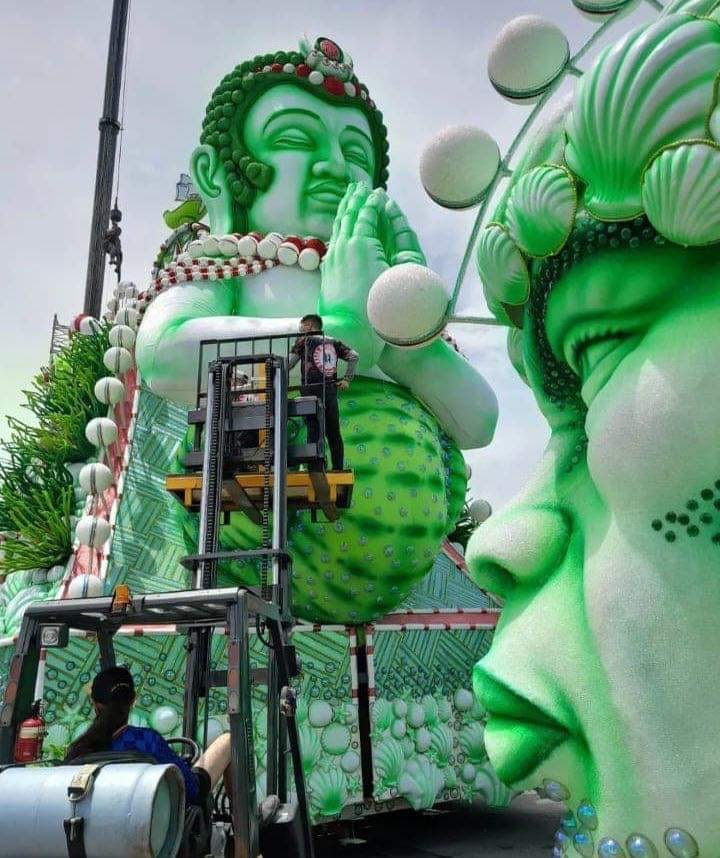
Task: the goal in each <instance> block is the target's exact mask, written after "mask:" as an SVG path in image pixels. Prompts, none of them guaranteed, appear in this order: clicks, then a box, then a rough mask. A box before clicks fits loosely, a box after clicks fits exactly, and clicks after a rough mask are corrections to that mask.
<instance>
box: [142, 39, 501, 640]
mask: <svg viewBox="0 0 720 858" xmlns="http://www.w3.org/2000/svg"><path fill="white" fill-rule="evenodd" d="M191 171H192V177H193V181H194V183H195V186H196V188H197V190H198V192H199V193H200V195H201V197H202V200H203V203H204V205H205V207H206V209H207V213H208V217H209V229H210V235H206V236H204V237H200V238H198V239H197V241H195V242H193V243H192V244H191V246H190V247H189V248H188V256H187V259H185V260H183V258H181V259H179V260H178V263H179V264H178V265H176V266H175V267H173V268H172V269H168V270H166V271H163V272H158V275H157V278H156V288H155V290H154V292H158V291H159V294H157V296H154V292H153V294H151V296H150V297H152V298H153V300H152V302H151V303H149V306H147V309H146V311H145V316H144V319H143V321H142V325H141V326H140V330H139V333H138V339H137V348H136V356H137V364H138V367H139V369H140V372H141V374H142V378H143V380H144V381H145V383H146V384H147V385H149V387H150V388H151V389H152V390H153V391H154V392H155V393H158V394H160V395H162V396H165V397H168V398H171V399H174V400H175V401H178V402H181V403H185V404H188V405H190V404H193V403H194V401H195V394H196V390H195V386H196V379H197V368H198V356H199V344H200V342H201V341H202V340H206V339H225V338H233V337H235V338H238V337H249V336H262V335H264V334H268V335H270V334H280V333H289V332H292V331H296V330H297V324H298V320H299V318H300V317H301V316H302V315H304V314H306V313H311V312H318V313H319V314H320V315H321V316H322V317H323V320H324V325H325V330H326V332H327V333H328V334H329V335H330V336H333V337H336V338H338V339H340V340H342V341H343V342H344V343H346V344H347V345H348V346H350V347H352V348H353V349H355V350H356V351H357V352H358V353H359V355H360V360H359V377H357V378H356V380H355V381H354V382H353V384H352V387H351V389H350V390H349V391H347V392H345V393H342V394H341V396H340V412H341V418H342V425H343V432H344V438H345V445H346V450H347V460H348V464H349V466H350V467H352V468H353V470H354V472H355V479H356V485H355V492H354V500H353V505H352V508H351V509H350V510H349V511H347V512H346V513H345V514H343V515H342V517H341V518H340V520H339V521H337V522H335V523H334V524H332V525H330V524H327V523H320V522H318V523H316V524H314V523H311V522H309V521H308V520H306V518H307V517H301V516H297V517H295V518H294V519H293V520H291V522H290V531H291V534H290V542H291V551H292V553H293V557H294V571H295V574H294V583H295V610H296V612H297V613H298V614H299V615H300V616H302V617H304V618H307V619H311V620H314V621H323V622H348V623H357V622H362V621H367V620H370V619H372V618H373V617H375V616H377V615H379V614H383V613H385V612H387V611H388V610H390V609H391V608H392V607H394V606H395V605H397V604H398V603H399V602H400V600H401V599H402V598H403V597H404V596H405V595H406V594H407V592H408V591H409V589H410V588H411V586H412V585H413V584H414V583H415V582H416V581H417V580H419V579H420V578H421V577H422V576H423V575H424V574H425V573H426V572H427V571H428V569H429V568H430V567H431V565H432V562H433V559H434V557H435V556H436V554H437V551H438V549H439V547H440V544H441V541H442V539H443V538H444V537H445V536H446V535H447V534H448V533H449V532H450V531H451V530H452V528H453V526H454V524H455V521H456V519H457V517H458V513H459V511H460V509H461V506H462V503H463V500H464V495H465V487H466V472H465V465H464V462H463V459H462V456H461V454H460V449H468V448H474V447H479V446H483V445H485V444H487V443H488V442H489V441H490V439H491V437H492V434H493V430H494V426H495V421H496V417H497V406H496V401H495V397H494V395H493V393H492V391H491V390H490V388H489V387H488V385H487V383H486V382H485V381H484V379H483V378H482V376H481V375H480V374H479V373H478V372H477V371H476V370H475V369H474V368H473V367H472V366H471V365H470V364H469V362H468V361H467V360H466V359H465V358H464V357H463V356H462V355H461V354H460V353H459V352H458V351H457V350H456V349H455V348H454V347H453V345H452V344H450V343H449V342H447V341H446V340H445V339H443V338H442V337H441V336H439V335H440V334H441V332H442V327H443V321H444V319H443V313H442V312H441V313H440V314H438V317H437V319H436V320H434V321H436V322H437V324H431V325H429V326H428V325H427V321H426V319H424V318H423V311H422V307H423V293H422V292H421V291H418V290H413V288H412V286H413V283H414V282H418V283H420V284H422V281H423V275H422V272H423V271H424V270H426V269H424V266H425V256H424V254H423V251H422V249H421V247H420V244H419V242H418V240H417V237H416V235H415V233H414V232H413V230H412V229H411V227H410V225H409V223H408V220H407V218H406V217H405V215H404V213H403V212H402V211H401V209H400V207H399V206H398V204H397V203H396V202H395V201H394V200H392V199H391V198H390V197H389V196H388V194H387V191H386V190H385V185H386V182H387V179H388V143H387V138H386V129H385V127H384V125H383V122H382V114H381V113H380V112H379V110H378V109H377V108H376V106H375V104H374V102H373V101H372V99H371V98H370V96H369V94H368V91H367V88H366V87H365V86H364V85H363V84H361V83H360V82H359V80H358V79H357V77H356V76H355V74H354V71H353V63H352V60H351V59H350V57H349V56H347V54H345V53H344V52H343V51H342V50H341V48H340V47H339V46H338V45H336V44H335V43H334V42H332V41H331V40H329V39H318V40H317V42H316V43H315V45H314V46H313V47H310V46H309V45H304V46H302V47H301V50H300V52H297V51H291V52H287V53H285V52H279V53H276V54H268V55H265V56H258V57H255V59H254V60H252V61H249V62H244V63H242V64H240V65H239V66H237V67H236V68H235V69H234V70H233V71H232V72H230V74H228V75H227V76H226V77H225V78H224V79H223V80H222V82H221V83H220V85H219V86H218V87H217V89H216V90H215V92H214V93H213V96H212V98H211V100H210V103H209V105H208V108H207V111H206V116H205V121H204V124H203V130H202V135H201V142H200V145H199V146H198V148H197V149H196V150H195V152H194V153H193V155H192V159H191ZM321 259H322V261H321V262H320V260H321ZM397 266H406V269H407V271H408V272H409V273H408V276H407V277H406V278H404V279H403V278H400V279H401V280H402V283H401V286H400V294H397V295H396V296H395V298H396V300H394V301H393V302H392V307H393V312H394V313H398V307H400V308H402V310H403V312H401V313H399V315H402V316H403V317H404V318H405V319H407V320H410V324H411V327H412V325H414V326H415V328H414V329H413V336H412V337H411V338H409V339H407V340H404V341H399V340H396V339H393V342H387V341H386V340H385V339H383V336H381V335H380V334H379V333H378V331H377V330H375V329H374V328H373V326H372V324H371V323H370V321H369V318H368V296H369V293H370V290H371V288H372V287H373V285H374V284H375V282H376V281H377V279H378V277H380V275H382V274H383V273H385V272H387V271H388V269H390V268H393V267H397ZM413 278H414V279H413ZM408 287H409V288H408ZM420 288H421V286H419V287H418V289H420ZM396 291H397V290H396ZM443 309H444V308H443ZM413 320H414V321H413ZM388 327H390V328H391V327H392V324H391V325H389V326H383V330H387V329H388ZM188 533H189V536H190V538H191V539H192V530H191V529H189V530H188ZM258 539H259V529H258V528H256V527H255V525H253V524H251V523H250V522H249V521H247V520H246V519H245V518H243V517H241V516H239V515H236V516H234V517H233V520H232V521H231V523H230V525H229V526H227V527H225V528H224V529H223V532H222V536H221V540H222V543H223V545H224V546H225V547H228V548H229V547H234V548H249V547H253V546H254V545H256V544H257V541H258ZM235 574H236V575H238V574H239V575H241V576H242V574H243V573H242V572H236V573H235ZM248 574H249V573H248Z"/></svg>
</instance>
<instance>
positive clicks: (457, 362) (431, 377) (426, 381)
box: [379, 340, 498, 450]
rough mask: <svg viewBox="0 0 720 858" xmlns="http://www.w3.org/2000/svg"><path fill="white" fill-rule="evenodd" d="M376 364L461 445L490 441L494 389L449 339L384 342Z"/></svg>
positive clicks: (470, 446)
mask: <svg viewBox="0 0 720 858" xmlns="http://www.w3.org/2000/svg"><path fill="white" fill-rule="evenodd" d="M379 366H380V369H381V370H382V371H383V372H384V373H386V374H387V375H389V376H390V378H392V379H394V380H395V381H396V382H397V383H398V384H402V385H404V386H405V387H408V388H409V389H410V390H411V391H412V392H413V393H414V394H415V396H417V398H418V399H419V400H421V401H422V402H423V403H425V405H426V406H427V407H428V408H429V409H430V411H432V412H433V414H434V415H435V417H436V418H437V420H438V422H439V423H440V425H441V426H442V428H443V429H444V430H445V432H447V434H448V435H449V436H450V437H451V438H452V439H453V440H454V441H455V443H456V444H457V445H458V447H460V448H461V449H462V450H472V449H474V448H476V447H485V446H486V445H487V444H489V443H490V441H491V440H492V437H493V434H494V432H495V426H496V424H497V419H498V404H497V399H496V397H495V394H494V393H493V391H492V388H491V387H490V385H489V384H488V383H487V381H485V379H484V378H483V377H482V375H480V373H479V372H478V371H477V370H476V369H475V367H474V366H473V365H472V364H471V363H470V362H469V361H468V360H466V359H465V358H464V357H463V356H462V355H461V354H459V353H458V352H456V351H455V349H454V348H453V347H452V346H451V345H450V344H449V343H446V342H445V341H444V340H435V341H434V342H432V343H431V344H430V345H429V346H425V347H424V348H419V349H400V348H396V347H395V346H391V345H386V346H385V348H384V349H383V352H382V355H381V356H380V361H379Z"/></svg>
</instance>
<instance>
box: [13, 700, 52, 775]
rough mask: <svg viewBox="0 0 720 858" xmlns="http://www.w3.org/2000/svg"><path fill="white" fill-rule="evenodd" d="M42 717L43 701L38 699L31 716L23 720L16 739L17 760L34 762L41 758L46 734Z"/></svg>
mask: <svg viewBox="0 0 720 858" xmlns="http://www.w3.org/2000/svg"><path fill="white" fill-rule="evenodd" d="M46 732H47V731H46V730H45V721H44V720H43V717H42V704H41V701H39V700H36V701H35V703H33V706H32V709H31V711H30V717H29V718H26V719H25V720H24V721H23V722H21V724H20V726H19V727H18V732H17V739H16V740H15V762H16V763H33V762H35V761H36V760H39V759H40V755H41V754H42V745H43V739H44V738H45V734H46Z"/></svg>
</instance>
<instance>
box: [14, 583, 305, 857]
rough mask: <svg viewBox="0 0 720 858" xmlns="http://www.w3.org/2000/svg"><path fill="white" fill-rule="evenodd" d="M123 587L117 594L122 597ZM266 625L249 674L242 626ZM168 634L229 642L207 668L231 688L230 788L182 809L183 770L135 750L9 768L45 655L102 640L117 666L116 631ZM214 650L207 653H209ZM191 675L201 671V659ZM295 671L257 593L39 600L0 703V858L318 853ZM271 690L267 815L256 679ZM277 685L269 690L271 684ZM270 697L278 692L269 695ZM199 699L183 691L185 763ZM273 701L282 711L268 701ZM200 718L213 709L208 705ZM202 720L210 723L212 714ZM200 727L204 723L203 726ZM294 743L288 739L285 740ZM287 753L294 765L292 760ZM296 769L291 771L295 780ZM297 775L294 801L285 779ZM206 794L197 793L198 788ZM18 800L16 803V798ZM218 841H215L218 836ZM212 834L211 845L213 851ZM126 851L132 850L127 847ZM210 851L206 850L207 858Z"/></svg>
mask: <svg viewBox="0 0 720 858" xmlns="http://www.w3.org/2000/svg"><path fill="white" fill-rule="evenodd" d="M123 591H125V592H123ZM251 622H252V623H255V622H258V623H262V625H264V627H265V629H266V630H267V631H268V633H269V634H268V639H269V646H270V649H269V656H268V667H267V669H262V670H260V669H254V670H251V668H250V660H249V648H248V627H249V624H250V623H251ZM152 626H162V627H164V628H167V627H168V626H170V627H172V628H174V630H175V632H176V633H183V632H186V633H187V634H188V640H189V641H191V640H193V639H196V638H193V635H195V636H197V635H198V634H199V633H203V632H204V633H207V634H210V635H212V633H213V632H214V631H217V632H220V633H222V634H225V635H227V637H228V656H227V668H223V669H216V668H215V667H214V666H213V665H212V663H211V660H209V659H208V660H207V662H206V663H205V664H204V665H201V669H202V671H203V673H204V678H205V689H206V691H207V689H209V688H219V689H220V688H224V689H226V690H227V711H228V721H229V728H230V735H231V745H232V752H231V763H230V768H229V773H228V774H229V778H228V779H227V781H226V782H227V783H228V784H229V793H226V792H225V790H224V787H223V785H222V783H221V784H220V785H219V786H218V787H217V789H216V790H215V791H214V794H211V793H210V791H209V790H207V789H206V795H205V800H204V801H202V802H201V803H199V805H197V806H190V807H188V808H185V806H184V785H183V781H182V776H181V775H180V772H179V770H178V769H177V767H175V766H167V765H166V766H158V765H156V764H155V761H154V760H153V759H152V758H149V757H148V756H147V755H145V754H138V753H130V754H128V753H126V752H120V753H113V752H104V753H99V754H92V755H88V756H87V757H85V758H83V759H78V760H73V761H72V762H71V763H69V764H66V763H59V764H57V763H51V762H42V761H40V762H38V763H33V764H29V765H21V764H17V763H15V761H14V757H15V754H14V748H15V742H16V737H17V735H18V730H19V728H20V726H21V724H22V722H23V720H24V719H26V718H27V717H28V716H29V714H30V713H31V710H32V708H33V704H34V702H35V701H34V698H35V696H36V688H37V687H38V686H37V678H38V670H39V667H40V665H41V664H42V663H43V660H42V659H41V652H42V651H43V650H45V651H47V650H48V649H50V648H55V647H64V646H67V644H68V640H69V636H70V635H71V634H72V635H80V636H83V637H86V638H88V639H89V640H90V641H91V642H94V643H96V645H97V647H98V650H99V662H100V666H101V667H103V668H105V667H110V666H112V665H114V664H115V648H114V645H113V640H114V637H115V635H116V634H117V633H118V632H119V631H120V630H121V629H125V632H126V633H127V632H130V633H132V629H133V628H147V627H152ZM208 651H209V652H211V648H209V647H208ZM188 670H192V671H193V673H194V674H197V672H198V664H197V662H193V663H192V665H191V659H190V658H188ZM296 672H297V665H296V664H295V657H294V650H293V648H292V646H290V645H288V644H287V643H286V639H285V637H284V636H283V634H282V629H281V618H280V615H279V612H278V610H277V608H276V607H275V606H274V605H273V604H272V603H271V602H268V601H266V600H264V599H262V598H260V596H258V595H257V594H255V593H254V592H253V591H252V590H249V589H242V588H224V589H214V590H201V589H198V590H191V591H185V592H182V591H181V592H172V593H157V594H150V595H140V596H134V597H133V596H131V595H130V594H129V592H127V588H120V587H119V588H117V590H116V593H115V596H113V597H103V598H92V599H68V600H64V601H54V602H44V603H36V604H33V605H31V606H29V607H28V609H27V611H26V613H25V616H24V618H23V622H22V626H21V629H20V633H19V636H18V640H17V644H16V647H15V652H14V655H13V658H12V662H11V666H10V673H9V679H8V683H7V686H6V688H5V693H4V697H3V700H2V708H1V709H0V791H1V792H2V795H3V803H2V807H0V858H2V856H17V855H20V854H22V855H23V856H25V858H33V856H35V858H40V856H44V858H48V856H55V855H57V856H63V855H67V856H69V858H93V856H96V858H100V856H102V858H113V856H118V858H120V856H122V855H127V854H133V855H138V856H140V855H142V856H148V858H173V856H183V858H207V856H213V858H221V856H222V858H225V856H227V857H228V858H257V856H259V855H261V854H262V855H263V856H264V858H272V856H275V855H277V856H281V855H282V856H286V855H287V856H297V858H312V854H313V852H312V841H311V833H310V822H309V816H308V813H307V805H306V800H305V791H304V783H303V780H302V766H301V763H300V756H299V748H298V745H297V741H296V740H297V729H296V724H295V720H294V706H293V705H292V703H293V701H294V695H293V693H292V691H291V689H290V679H291V676H292V675H293V674H294V673H296ZM253 682H254V683H255V684H257V685H263V684H264V685H267V687H268V707H267V719H268V723H267V731H268V771H269V772H272V775H271V777H270V780H269V781H268V794H269V795H270V794H271V791H272V793H273V794H274V795H276V796H277V800H275V801H274V802H272V806H273V812H272V814H271V815H269V816H268V814H267V812H265V811H266V806H267V805H265V806H264V807H261V806H260V804H259V802H258V800H257V795H256V790H255V756H254V749H253V733H252V730H251V729H248V725H249V724H250V723H251V719H252V711H251V684H252V683H253ZM273 686H277V688H273ZM273 691H274V692H275V693H272V692H273ZM199 697H200V695H198V694H192V695H188V694H186V697H185V711H184V713H183V714H184V718H183V732H184V733H185V734H186V735H185V736H182V737H180V738H178V739H175V740H171V741H172V742H173V743H174V744H175V745H178V746H179V747H178V748H177V750H178V753H180V754H181V755H184V756H185V758H186V759H187V760H188V761H189V762H190V763H191V764H192V763H194V762H196V761H197V758H198V756H199V754H200V748H199V746H198V744H197V742H196V741H195V739H194V736H195V735H197V734H198V704H199ZM273 701H277V703H278V705H272V702H273ZM205 713H207V707H205ZM206 717H207V715H206ZM200 727H201V725H200ZM288 740H290V741H288ZM289 756H290V757H291V758H292V765H291V766H290V765H289V762H290V761H289V760H288V757H289ZM290 771H292V775H290ZM289 776H291V777H292V778H293V779H294V781H295V784H294V786H295V789H294V797H293V798H291V797H290V796H289V790H288V777H289ZM201 788H202V785H201ZM15 796H17V799H15V798H14V797H15ZM214 827H217V828H218V833H219V832H220V830H221V829H222V831H223V833H224V834H226V835H227V836H226V838H225V840H226V842H225V844H224V845H222V846H218V845H215V846H212V842H213V838H212V837H211V835H212V833H213V828H214ZM218 839H223V838H218V837H216V838H215V839H214V842H215V843H216V844H217V843H218ZM131 843H132V844H134V846H133V850H134V851H130V849H129V847H130V844H131ZM213 849H214V850H215V851H212V850H213Z"/></svg>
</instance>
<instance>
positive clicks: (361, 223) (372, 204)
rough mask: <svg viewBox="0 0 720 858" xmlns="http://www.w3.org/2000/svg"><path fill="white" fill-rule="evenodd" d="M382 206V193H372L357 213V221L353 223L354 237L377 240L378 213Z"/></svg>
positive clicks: (383, 203)
mask: <svg viewBox="0 0 720 858" xmlns="http://www.w3.org/2000/svg"><path fill="white" fill-rule="evenodd" d="M384 206H385V200H384V199H383V195H382V192H381V193H378V192H377V191H373V192H372V193H371V194H370V196H369V197H368V198H367V200H366V201H365V205H363V207H362V208H361V209H360V211H359V213H358V216H357V221H356V222H355V232H354V233H353V234H354V235H356V236H365V237H368V238H377V236H378V223H379V221H380V213H381V212H382V210H383V208H384Z"/></svg>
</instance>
